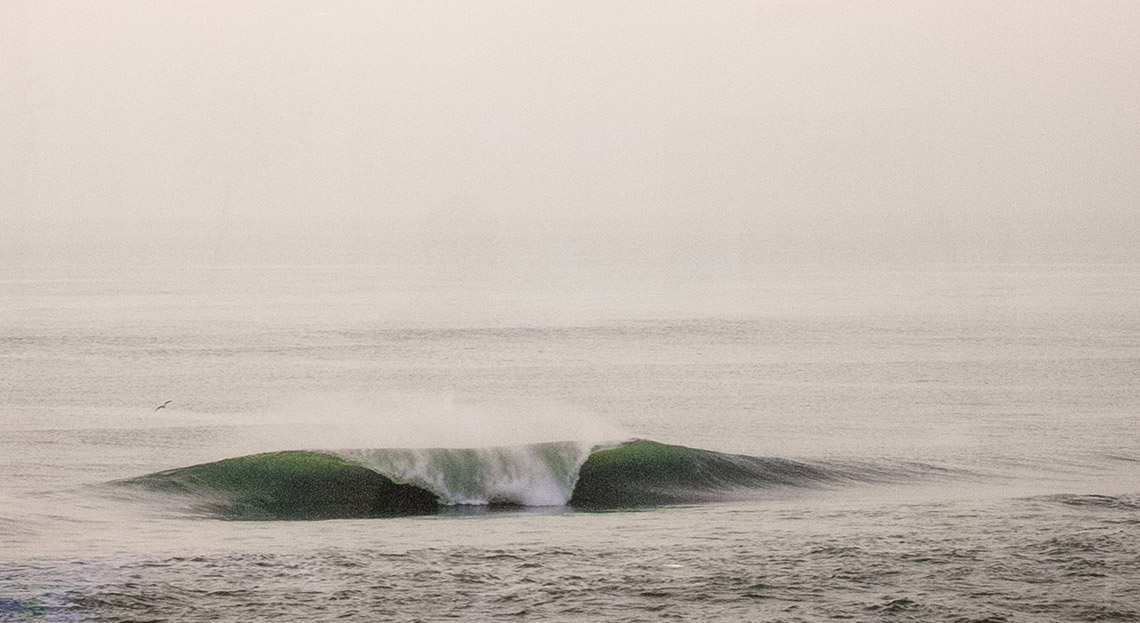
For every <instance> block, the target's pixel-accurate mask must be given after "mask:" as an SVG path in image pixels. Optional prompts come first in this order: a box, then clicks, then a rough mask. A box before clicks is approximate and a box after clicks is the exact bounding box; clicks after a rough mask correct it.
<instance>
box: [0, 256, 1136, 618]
mask: <svg viewBox="0 0 1140 623" xmlns="http://www.w3.org/2000/svg"><path fill="white" fill-rule="evenodd" d="M372 271H373V269H370V268H367V267H343V268H340V269H338V270H330V269H327V268H322V269H320V270H316V269H312V270H310V269H304V268H294V269H292V270H290V271H282V272H273V270H271V269H234V270H233V271H231V272H228V273H224V274H222V275H221V276H219V275H217V274H211V275H210V277H209V279H206V278H204V277H203V278H199V277H198V276H195V274H190V276H187V275H174V276H171V275H168V274H167V275H156V274H155V275H142V276H132V277H131V278H130V279H126V278H119V277H114V276H112V277H110V278H108V280H106V281H98V282H93V281H78V282H72V281H59V280H55V279H47V278H40V277H34V278H28V277H26V276H22V277H21V278H20V279H15V278H11V279H6V280H4V281H3V283H2V284H0V287H2V288H3V291H4V293H5V296H4V297H3V299H2V303H0V340H2V341H0V365H2V367H3V372H4V383H3V385H2V386H0V468H2V470H3V473H4V475H5V478H4V480H3V481H2V482H0V620H3V621H8V620H12V621H37V620H58V621H120V620H178V621H195V620H201V621H205V620H214V621H218V620H221V621H248V620H265V619H271V618H279V619H283V620H314V621H319V620H334V619H335V620H350V621H351V620H359V621H376V620H392V621H413V620H425V621H427V620H440V619H448V618H454V619H462V620H501V619H504V618H510V617H513V618H518V619H521V620H529V619H533V620H583V621H585V620H615V621H651V620H666V619H683V620H694V619H697V620H739V619H745V620H772V621H823V620H835V619H854V620H895V621H899V620H914V621H1129V620H1140V606H1138V605H1137V604H1140V590H1138V589H1137V587H1140V429H1138V427H1137V426H1136V418H1137V416H1138V414H1140V372H1138V371H1140V323H1137V321H1136V318H1140V273H1137V272H1136V271H1135V270H1133V269H1131V268H1129V267H1072V266H1069V267H1058V266H1048V267H943V268H931V269H927V270H921V271H910V272H890V271H862V272H860V271H848V272H839V271H803V270H801V271H800V272H795V273H790V274H779V275H773V276H770V277H767V278H764V279H761V280H759V282H757V283H753V284H750V285H749V286H747V287H745V286H734V287H719V288H700V287H692V286H690V287H686V288H681V287H679V288H678V289H676V290H675V291H674V292H673V295H674V296H672V297H670V296H667V295H666V294H664V293H662V292H657V293H655V294H653V295H652V296H650V295H644V294H643V295H639V296H636V297H633V296H627V297H626V298H622V295H621V294H614V293H612V292H611V293H609V294H606V293H603V292H597V293H594V292H578V293H574V294H573V295H567V294H566V293H561V294H558V295H554V294H550V293H542V292H540V291H537V290H536V291H534V292H529V293H528V292H506V291H505V290H503V289H502V288H498V289H495V290H490V291H479V290H477V289H471V290H465V291H461V290H455V289H454V288H438V289H432V288H423V289H422V290H420V291H416V292H411V291H399V290H394V289H392V288H391V287H389V286H386V285H384V284H381V283H378V282H375V278H376V275H375V274H374V273H373V272H372ZM171 284H174V285H171ZM203 284H205V285H203ZM289 292H299V293H300V294H302V296H296V297H293V298H291V297H290V296H289V295H288V293H289ZM607 297H608V298H607ZM441 310H442V311H441ZM425 318H427V319H428V320H425ZM167 399H171V400H173V402H172V403H171V405H170V406H169V407H168V408H167V409H163V410H160V411H155V410H154V407H155V406H156V405H157V404H159V403H161V402H163V401H164V400H167ZM634 439H640V440H642V441H631V440H634ZM389 487H397V488H396V489H390V488H389ZM396 491H400V492H403V493H400V495H404V494H407V495H408V496H410V497H408V498H407V500H410V501H408V503H407V504H405V505H395V506H392V505H388V506H385V504H388V502H389V501H390V500H391V499H392V496H393V495H396V493H394V492H396ZM330 518H335V519H330Z"/></svg>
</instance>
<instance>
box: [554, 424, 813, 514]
mask: <svg viewBox="0 0 1140 623" xmlns="http://www.w3.org/2000/svg"><path fill="white" fill-rule="evenodd" d="M828 480H832V476H831V475H830V474H828V473H827V472H825V471H823V470H821V469H818V468H815V467H811V466H809V465H806V464H803V463H797V462H795V461H787V460H783V459H769V458H759V457H750V456H742V455H737V454H723V453H720V452H712V451H710V450H698V449H696V448H686V447H684V446H671V445H667V444H662V443H657V442H655V441H647V440H636V441H629V442H626V443H623V444H621V445H619V446H616V447H612V448H602V449H598V450H596V451H595V452H594V453H592V454H591V455H590V458H589V459H587V460H586V462H585V464H583V465H582V468H581V469H580V470H579V474H578V483H577V486H576V487H575V488H574V495H573V497H572V498H571V500H570V503H571V504H572V505H574V506H578V507H584V508H603V509H604V508H636V507H645V506H660V505H666V504H691V503H698V502H710V501H716V500H728V499H734V498H741V497H747V496H748V495H749V494H751V495H755V492H756V491H757V490H760V489H770V488H774V487H803V486H811V485H815V484H820V483H823V482H825V481H828Z"/></svg>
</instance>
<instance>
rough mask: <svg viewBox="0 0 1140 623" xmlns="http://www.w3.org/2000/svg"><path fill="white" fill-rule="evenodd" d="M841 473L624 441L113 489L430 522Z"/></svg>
mask: <svg viewBox="0 0 1140 623" xmlns="http://www.w3.org/2000/svg"><path fill="white" fill-rule="evenodd" d="M871 479H874V476H873V475H871V474H870V473H860V472H859V471H858V470H855V469H853V468H850V467H839V466H828V465H815V464H809V463H805V462H799V461H792V460H787V459H778V458H761V457H751V456H743V455H737V454H725V453H720V452H713V451H709V450H700V449H696V448H687V447H684V446H676V445H667V444H662V443H658V442H654V441H648V440H633V441H627V442H624V443H620V444H616V445H605V446H586V445H583V444H579V443H575V442H556V443H539V444H529V445H522V446H512V447H497V448H470V449H423V450H419V449H383V450H343V451H319V452H315V451H297V450H291V451H282V452H272V453H266V454H255V455H250V456H242V457H236V458H230V459H224V460H221V461H216V462H212V463H204V464H201V465H193V466H190V467H182V468H177V469H172V470H167V471H162V472H157V473H154V474H148V475H145V476H141V477H138V478H132V479H128V480H122V481H117V482H116V483H115V484H117V485H120V486H125V487H135V488H141V489H143V490H146V491H153V492H161V493H169V494H177V495H180V496H185V497H187V498H188V499H189V500H191V506H192V507H193V508H194V509H196V510H198V511H199V512H204V513H207V514H209V515H212V516H216V517H222V518H226V519H255V520H257V519H261V520H264V519H333V518H365V517H391V516H401V515H417V514H432V513H438V512H441V511H445V510H446V509H448V508H455V507H472V506H475V507H496V506H515V507H558V506H570V507H575V508H585V509H623V508H640V507H652V506H661V505H670V504H691V503H701V502H712V501H723V500H731V499H742V498H747V497H755V496H756V495H757V492H759V491H764V490H770V489H775V488H808V487H819V486H826V485H829V484H836V483H840V482H843V481H858V480H871Z"/></svg>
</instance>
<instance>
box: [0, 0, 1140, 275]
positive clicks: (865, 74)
mask: <svg viewBox="0 0 1140 623" xmlns="http://www.w3.org/2000/svg"><path fill="white" fill-rule="evenodd" d="M1138 33H1140V3H1137V2H1134V1H1132V0H1118V1H1105V0H1099V1H1098V0H1080V1H1078V0H1072V1H1052V0H1013V1H1009V2H991V1H988V0H987V1H965V2H962V1H956V2H943V1H938V2H933V1H926V0H917V1H916V0H906V1H898V2H858V1H851V2H840V1H833V2H826V1H814V0H804V1H796V0H788V1H782V2H781V1H771V2H703V1H702V2H648V1H646V2H588V1H587V2H566V3H559V2H378V1H364V0H359V1H358V0H343V1H339V2H334V1H320V0H311V1H290V2H276V1H274V2H270V1H260V0H258V1H255V0H250V1H238V2H234V1H232V0H226V1H212V0H210V1H206V0H203V1H196V2H185V1H173V0H124V1H120V2H81V1H78V0H71V1H53V0H27V1H21V0H6V1H5V2H3V3H0V85H2V88H0V267H2V268H6V269H13V268H14V269H17V270H20V269H26V268H29V267H39V266H47V265H62V266H68V265H83V264H89V263H95V264H178V263H186V264H194V265H210V264H226V263H259V262H265V263H330V264H333V263H376V264H385V263H391V264H401V263H412V264H414V263H428V264H432V265H435V266H438V267H442V269H443V270H448V269H449V268H454V269H456V270H475V271H485V272H487V273H488V274H514V273H524V274H528V273H532V274H542V273H543V272H544V271H548V272H551V273H558V272H559V271H562V272H565V271H567V270H569V271H570V272H571V273H573V274H584V275H589V274H599V273H606V272H610V271H622V270H629V271H631V272H633V273H638V272H641V273H653V274H657V275H669V274H673V273H678V274H679V273H684V274H696V275H724V276H726V277H735V276H740V275H747V273H748V271H749V270H752V269H753V268H754V267H756V266H762V265H765V264H771V263H781V262H799V261H812V262H814V261H820V262H855V263H883V262H886V263H892V262H963V261H966V262H969V261H1013V262H1020V261H1113V262H1116V261H1129V262H1131V261H1137V260H1138V258H1137V246H1138V243H1137V241H1138V240H1140V71H1138V70H1137V66H1138V65H1137V63H1138V62H1140V34H1138ZM575 271H578V272H575Z"/></svg>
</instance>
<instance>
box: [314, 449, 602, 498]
mask: <svg viewBox="0 0 1140 623" xmlns="http://www.w3.org/2000/svg"><path fill="white" fill-rule="evenodd" d="M336 454H337V455H338V456H341V457H343V458H345V459H348V460H350V461H352V462H354V463H357V464H359V465H363V466H365V467H368V468H369V469H372V470H375V471H376V472H379V473H381V474H384V475H386V476H388V477H389V478H391V479H392V480H394V481H395V482H398V483H403V484H413V485H417V486H420V487H423V488H425V489H427V490H429V491H431V492H433V493H435V494H436V495H437V496H438V497H439V500H440V502H441V503H443V504H447V505H455V504H468V505H487V504H515V505H520V506H562V505H565V504H567V503H568V502H569V501H570V498H571V496H572V495H573V493H574V485H575V484H576V482H577V480H578V471H579V469H580V468H581V466H582V464H583V463H584V462H585V461H586V459H587V458H588V457H589V454H590V446H588V445H584V444H580V443H575V442H561V443H541V444H532V445H524V446H509V447H492V448H468V449H438V448H437V449H403V450H346V451H338V452H336Z"/></svg>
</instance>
